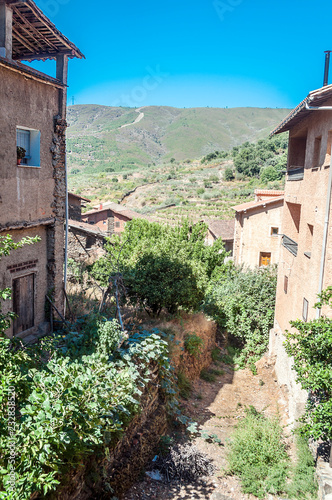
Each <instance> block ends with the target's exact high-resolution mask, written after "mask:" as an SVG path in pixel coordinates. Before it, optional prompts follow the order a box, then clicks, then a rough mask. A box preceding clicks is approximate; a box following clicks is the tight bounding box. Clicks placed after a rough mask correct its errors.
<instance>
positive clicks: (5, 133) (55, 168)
mask: <svg viewBox="0 0 332 500" xmlns="http://www.w3.org/2000/svg"><path fill="white" fill-rule="evenodd" d="M72 57H78V58H82V57H83V55H82V53H81V52H80V51H79V49H78V48H77V47H75V45H74V44H73V43H71V42H70V41H69V40H68V39H67V38H66V37H65V36H64V35H62V33H60V31H58V30H57V28H56V27H55V26H54V25H53V24H52V23H51V22H50V20H49V19H48V18H47V17H46V16H45V15H44V14H43V13H42V12H41V10H40V9H39V8H38V7H37V6H36V4H35V3H34V2H33V1H32V0H24V1H20V0H15V1H13V0H0V177H1V184H0V236H1V235H2V236H3V235H6V234H10V235H11V236H12V237H13V239H14V241H18V240H20V239H21V238H22V237H25V236H36V235H38V236H39V237H40V241H39V242H38V243H36V244H34V245H31V246H25V247H23V248H21V249H19V250H16V251H13V252H12V253H11V255H10V256H6V257H3V258H2V259H1V261H0V288H4V287H10V288H11V289H12V290H13V297H12V301H6V302H5V304H4V309H5V310H13V311H14V312H15V313H16V314H17V319H16V320H15V321H14V324H13V325H12V327H11V328H10V330H9V331H8V335H9V336H13V335H15V336H20V337H27V336H29V335H36V334H38V333H43V332H45V331H47V328H48V320H49V316H48V317H46V316H45V296H46V294H47V293H48V294H49V295H50V296H51V297H52V299H53V301H54V303H55V305H56V306H57V307H58V309H59V310H60V311H61V310H63V263H64V252H63V247H64V217H65V200H66V183H65V131H66V88H67V64H68V58H72ZM45 59H55V60H56V78H53V77H51V76H48V75H46V74H44V73H42V72H40V71H37V70H35V69H33V68H31V67H29V66H26V65H24V64H22V63H21V61H32V60H45ZM18 147H20V148H22V149H20V150H19V149H18ZM22 151H23V158H22V154H19V153H22Z"/></svg>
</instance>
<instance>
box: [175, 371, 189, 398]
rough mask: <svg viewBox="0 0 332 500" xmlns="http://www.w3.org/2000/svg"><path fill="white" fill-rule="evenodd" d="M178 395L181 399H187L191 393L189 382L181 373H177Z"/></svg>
mask: <svg viewBox="0 0 332 500" xmlns="http://www.w3.org/2000/svg"><path fill="white" fill-rule="evenodd" d="M178 388H179V394H180V396H181V398H183V399H189V397H190V395H191V391H192V387H191V382H190V380H189V379H188V377H186V375H185V374H184V373H183V372H181V371H180V372H179V373H178Z"/></svg>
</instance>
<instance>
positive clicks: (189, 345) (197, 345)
mask: <svg viewBox="0 0 332 500" xmlns="http://www.w3.org/2000/svg"><path fill="white" fill-rule="evenodd" d="M203 345H204V340H203V339H201V338H200V337H199V336H198V335H196V334H195V333H192V334H188V335H186V337H185V340H184V347H185V349H186V350H187V351H188V352H189V354H190V355H191V356H194V358H198V356H199V354H200V352H201V351H202V348H203Z"/></svg>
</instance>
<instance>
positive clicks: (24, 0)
mask: <svg viewBox="0 0 332 500" xmlns="http://www.w3.org/2000/svg"><path fill="white" fill-rule="evenodd" d="M4 1H5V3H6V4H8V5H9V6H11V8H13V10H14V11H15V10H16V9H17V11H19V9H20V7H21V8H22V6H24V8H25V9H30V12H31V13H32V15H33V16H35V17H36V19H37V20H38V21H39V22H40V23H41V24H42V25H44V27H47V29H48V30H49V31H50V33H52V35H53V36H54V37H55V38H56V39H57V40H58V41H59V42H60V43H61V44H62V46H63V47H62V49H61V50H54V47H53V50H51V51H50V52H43V53H41V52H39V51H36V52H33V51H31V52H30V53H29V52H22V54H16V55H14V56H13V59H15V60H22V61H33V60H46V59H56V58H57V56H58V55H61V54H65V55H68V57H70V58H74V57H77V58H78V59H85V56H84V54H83V53H82V52H81V51H80V50H79V48H78V47H76V45H75V44H74V43H73V42H71V41H70V40H69V39H68V38H67V37H65V36H64V35H63V34H62V33H61V31H59V30H58V29H57V28H56V26H55V25H54V24H53V23H52V22H51V21H50V19H48V17H46V16H45V14H44V13H43V12H42V11H41V10H40V9H39V7H37V5H36V4H35V3H34V2H33V0H4ZM21 16H23V17H24V13H23V14H21ZM40 33H41V36H44V35H43V34H42V32H40ZM13 38H15V34H14V33H13Z"/></svg>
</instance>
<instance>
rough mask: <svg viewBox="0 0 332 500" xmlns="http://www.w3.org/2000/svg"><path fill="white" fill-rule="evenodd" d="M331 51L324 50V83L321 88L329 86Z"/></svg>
mask: <svg viewBox="0 0 332 500" xmlns="http://www.w3.org/2000/svg"><path fill="white" fill-rule="evenodd" d="M331 52H332V51H331V50H325V69H324V82H323V87H326V85H328V84H329V67H330V53H331Z"/></svg>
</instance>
